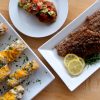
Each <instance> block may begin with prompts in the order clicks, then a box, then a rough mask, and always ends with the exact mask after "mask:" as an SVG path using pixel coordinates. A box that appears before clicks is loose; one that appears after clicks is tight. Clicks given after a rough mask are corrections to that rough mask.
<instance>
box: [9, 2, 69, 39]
mask: <svg viewBox="0 0 100 100" xmlns="http://www.w3.org/2000/svg"><path fill="white" fill-rule="evenodd" d="M52 1H53V2H54V3H55V5H56V8H57V12H58V17H57V20H56V22H54V23H53V24H50V25H48V24H45V23H42V22H40V21H39V20H38V19H37V18H36V17H35V16H33V15H30V14H29V13H27V12H26V11H24V10H23V9H20V8H19V7H18V0H10V2H9V15H10V18H11V20H12V22H13V24H14V26H15V27H16V28H17V29H18V30H19V31H20V32H22V33H23V34H25V35H27V36H30V37H35V38H39V37H46V36H49V35H51V34H53V33H54V32H56V31H57V30H58V29H59V28H60V27H61V26H62V25H63V24H64V22H65V20H66V18H67V15H68V0H63V2H62V0H52Z"/></svg>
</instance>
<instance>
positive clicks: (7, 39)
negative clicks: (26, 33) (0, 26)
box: [0, 14, 55, 100]
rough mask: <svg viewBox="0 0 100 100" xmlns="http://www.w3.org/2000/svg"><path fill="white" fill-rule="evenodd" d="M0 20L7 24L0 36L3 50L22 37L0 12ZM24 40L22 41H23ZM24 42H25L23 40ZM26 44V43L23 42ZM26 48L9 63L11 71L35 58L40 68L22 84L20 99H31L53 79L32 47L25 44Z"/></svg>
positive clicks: (5, 88)
mask: <svg viewBox="0 0 100 100" xmlns="http://www.w3.org/2000/svg"><path fill="white" fill-rule="evenodd" d="M0 22H2V23H5V24H6V25H7V26H8V32H7V33H6V34H4V35H2V36H0V50H3V49H4V48H5V47H7V46H8V45H9V44H11V43H12V42H13V41H14V40H16V39H21V40H22V41H23V39H22V38H21V37H20V36H19V35H18V33H17V32H16V31H15V30H14V29H13V28H12V26H11V25H10V24H9V23H8V22H7V20H6V19H5V18H4V17H3V16H2V15H1V14H0ZM23 42H24V41H23ZM24 43H25V42H24ZM25 44H26V43H25ZM26 46H27V49H26V50H25V51H24V53H23V54H22V55H21V56H20V58H19V59H17V60H16V61H15V62H13V63H12V64H10V66H11V69H12V72H13V71H15V70H16V69H18V68H20V66H22V65H23V64H25V63H27V61H31V60H32V59H35V60H36V61H37V62H38V63H39V65H40V68H39V69H38V70H37V71H36V72H35V73H32V75H30V76H29V77H28V78H27V79H26V80H25V81H24V83H23V84H21V85H22V86H24V88H25V93H24V96H23V98H22V100H31V99H32V98H33V97H35V96H36V95H37V94H38V93H39V92H40V91H42V90H43V89H44V88H45V87H46V86H47V85H48V84H50V83H51V82H52V81H53V80H54V78H55V77H54V76H53V74H52V73H51V72H50V71H49V70H48V69H47V68H46V66H45V65H44V64H43V63H42V62H41V61H40V59H39V58H38V57H37V56H36V54H35V53H34V52H33V51H32V49H31V48H30V47H29V46H28V45H27V44H26ZM0 91H2V92H0V95H1V94H2V93H5V92H6V91H7V86H6V85H5V82H4V84H0Z"/></svg>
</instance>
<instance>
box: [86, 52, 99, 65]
mask: <svg viewBox="0 0 100 100" xmlns="http://www.w3.org/2000/svg"><path fill="white" fill-rule="evenodd" d="M99 60H100V53H97V54H93V55H91V56H88V57H87V58H86V59H85V62H86V64H87V65H92V64H95V63H96V62H98V61H99Z"/></svg>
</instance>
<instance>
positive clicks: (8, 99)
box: [0, 85, 24, 100]
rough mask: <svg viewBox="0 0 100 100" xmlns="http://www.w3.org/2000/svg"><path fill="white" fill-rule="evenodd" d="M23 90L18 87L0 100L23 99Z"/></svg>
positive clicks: (21, 87)
mask: <svg viewBox="0 0 100 100" xmlns="http://www.w3.org/2000/svg"><path fill="white" fill-rule="evenodd" d="M23 94H24V88H23V86H21V85H19V86H16V87H14V88H13V89H11V90H10V91H8V92H7V93H5V94H4V95H2V96H0V100H20V99H21V98H22V97H23Z"/></svg>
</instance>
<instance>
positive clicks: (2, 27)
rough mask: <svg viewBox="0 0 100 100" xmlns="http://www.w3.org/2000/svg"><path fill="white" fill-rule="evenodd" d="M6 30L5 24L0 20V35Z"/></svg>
mask: <svg viewBox="0 0 100 100" xmlns="http://www.w3.org/2000/svg"><path fill="white" fill-rule="evenodd" d="M7 30H8V28H7V26H6V25H5V24H3V23H1V22H0V35H2V34H4V33H6V32H7Z"/></svg>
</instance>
